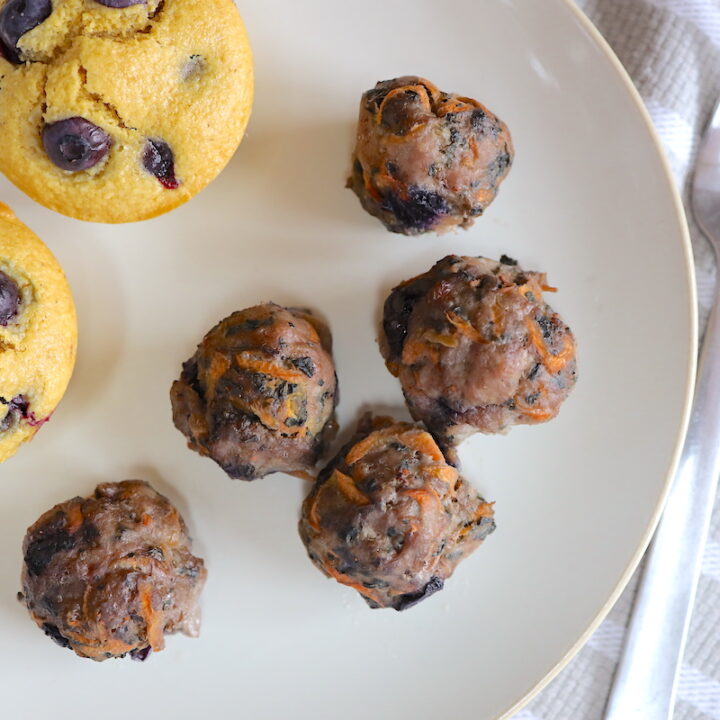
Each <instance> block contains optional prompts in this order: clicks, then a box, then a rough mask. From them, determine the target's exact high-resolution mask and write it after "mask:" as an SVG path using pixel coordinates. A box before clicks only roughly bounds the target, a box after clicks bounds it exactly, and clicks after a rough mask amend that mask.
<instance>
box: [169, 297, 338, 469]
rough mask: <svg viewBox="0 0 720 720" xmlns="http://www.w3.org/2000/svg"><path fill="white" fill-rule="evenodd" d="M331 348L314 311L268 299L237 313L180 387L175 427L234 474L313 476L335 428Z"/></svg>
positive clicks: (204, 346)
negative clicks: (262, 303)
mask: <svg viewBox="0 0 720 720" xmlns="http://www.w3.org/2000/svg"><path fill="white" fill-rule="evenodd" d="M331 343H332V340H331V337H330V332H329V330H328V329H327V327H326V326H325V325H324V323H322V322H321V321H320V320H319V319H318V318H317V317H315V316H314V315H312V313H310V311H308V310H299V309H297V308H283V307H280V306H279V305H275V304H274V303H267V304H265V305H257V306H256V307H252V308H247V309H246V310H241V311H239V312H235V313H233V314H232V315H230V316H229V317H227V318H225V319H224V320H222V321H221V322H220V323H218V324H217V325H216V326H215V327H214V328H213V329H212V330H211V331H210V332H209V333H208V334H207V335H206V336H205V338H204V339H203V341H202V343H200V345H199V346H198V349H197V352H196V353H195V354H194V355H193V356H192V357H191V358H190V359H189V360H188V361H187V362H186V363H185V364H184V365H183V369H182V374H181V376H180V379H179V380H176V381H175V382H174V383H173V386H172V388H171V390H170V398H171V401H172V409H173V421H174V423H175V427H177V428H178V430H180V432H182V433H183V435H185V437H186V438H187V439H188V447H190V448H191V449H192V450H195V451H196V452H199V453H200V454H201V455H206V456H208V457H210V458H212V459H213V460H214V461H215V462H216V463H217V464H218V465H219V466H220V467H221V468H222V469H223V470H224V471H225V472H226V473H227V474H228V475H229V476H230V477H231V478H234V479H241V480H254V479H255V478H261V477H264V476H265V475H268V474H269V473H274V472H286V473H292V474H299V475H301V476H306V475H307V473H311V472H312V470H313V468H314V466H315V464H316V463H317V461H318V459H319V458H320V455H321V454H322V452H323V450H324V449H325V447H326V445H327V443H328V442H329V441H330V440H331V439H332V438H333V436H334V435H335V432H336V429H337V425H336V423H335V406H336V404H337V400H338V393H337V377H336V375H335V366H334V364H333V359H332V355H331Z"/></svg>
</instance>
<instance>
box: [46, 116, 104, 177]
mask: <svg viewBox="0 0 720 720" xmlns="http://www.w3.org/2000/svg"><path fill="white" fill-rule="evenodd" d="M42 141H43V146H44V148H45V152H46V153H47V154H48V157H49V158H50V159H51V160H52V161H53V162H54V163H55V164H56V165H57V166H58V167H59V168H60V169H61V170H67V171H68V172H79V171H80V170H88V169H89V168H91V167H94V166H95V165H97V164H98V163H99V162H100V161H101V160H102V159H103V158H104V157H105V156H106V155H107V154H108V151H109V150H110V146H111V145H112V139H111V137H110V136H109V135H108V134H107V133H106V132H105V131H104V130H103V129H102V128H101V127H98V126H97V125H95V124H94V123H91V122H90V121H89V120H86V119H85V118H81V117H71V118H66V119H65V120H58V121H57V122H54V123H48V124H47V125H45V127H43V131H42Z"/></svg>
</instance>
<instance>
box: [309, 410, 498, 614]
mask: <svg viewBox="0 0 720 720" xmlns="http://www.w3.org/2000/svg"><path fill="white" fill-rule="evenodd" d="M493 515H494V512H493V507H492V504H491V503H486V502H485V501H484V500H483V499H482V498H481V497H480V496H479V495H478V494H477V493H476V492H475V491H474V490H473V488H472V487H471V486H470V485H469V484H468V483H467V482H466V481H465V480H463V479H462V478H461V477H460V476H459V475H458V472H457V470H456V469H455V468H454V467H452V466H451V465H449V464H448V463H447V462H446V460H445V458H444V457H443V454H442V452H441V451H440V449H439V448H438V446H437V444H436V443H435V441H434V440H433V438H432V437H431V436H430V434H429V433H427V432H426V431H425V430H422V429H421V428H419V427H416V426H415V425H412V424H410V423H400V422H395V421H394V420H392V419H391V418H385V417H381V418H375V419H373V418H372V417H370V416H369V415H366V416H365V417H363V419H362V420H361V422H360V424H359V426H358V430H357V433H356V435H355V437H354V438H353V439H352V440H351V441H350V443H349V444H348V445H346V446H345V447H344V448H343V449H342V450H341V451H340V453H339V454H338V455H337V456H336V457H335V459H334V460H333V461H332V462H331V463H330V464H329V465H328V467H327V468H325V469H324V470H323V472H322V473H321V474H320V476H319V478H318V480H317V482H316V484H315V486H314V487H313V489H312V491H311V492H310V494H309V495H308V497H307V498H306V500H305V502H304V503H303V508H302V517H301V519H300V537H301V538H302V541H303V543H304V544H305V547H306V548H307V551H308V555H309V556H310V559H311V560H312V562H313V563H314V564H315V565H316V566H317V567H318V568H319V569H320V570H321V571H322V572H323V573H324V574H325V575H327V576H328V577H331V578H334V579H335V580H337V581H338V582H340V583H342V584H343V585H348V586H349V587H351V588H354V589H355V590H357V591H358V592H359V593H360V594H361V595H362V597H363V598H364V599H365V601H366V602H367V603H368V605H370V607H372V608H394V609H395V610H405V609H406V608H409V607H412V606H413V605H415V604H417V603H418V602H420V601H421V600H423V599H425V598H427V597H429V596H430V595H432V594H433V593H435V592H437V591H438V590H441V589H442V588H443V584H444V581H445V580H446V579H447V578H449V577H450V575H452V573H453V571H454V570H455V567H456V566H457V564H458V563H459V562H460V561H461V560H462V559H463V558H465V557H466V556H467V555H469V554H470V553H471V552H472V551H473V550H475V548H477V546H478V545H479V544H480V543H481V542H482V541H483V540H484V539H485V538H486V537H487V535H489V534H490V533H491V532H492V531H493V530H494V529H495V522H494V520H493Z"/></svg>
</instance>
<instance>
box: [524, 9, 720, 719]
mask: <svg viewBox="0 0 720 720" xmlns="http://www.w3.org/2000/svg"><path fill="white" fill-rule="evenodd" d="M532 1H535V0H532ZM578 4H579V5H580V7H581V9H582V10H584V11H585V13H587V15H588V16H589V17H590V19H591V20H592V21H593V22H594V23H595V25H596V26H597V27H598V28H599V30H600V32H601V33H602V34H603V35H604V36H605V38H606V39H607V40H608V42H609V43H610V45H611V46H612V48H613V50H614V51H615V53H616V54H617V56H618V57H619V58H620V61H621V62H622V63H623V65H624V66H625V68H626V69H627V71H628V73H629V74H630V76H631V77H632V79H633V82H634V83H635V86H636V87H637V89H638V90H639V91H640V94H641V95H642V97H643V100H644V101H645V104H646V105H647V107H648V110H649V111H650V115H651V116H652V118H653V121H654V123H655V127H656V128H657V131H658V133H659V135H660V139H661V140H662V143H663V145H664V147H665V151H666V153H667V155H668V159H669V160H670V165H671V168H672V170H673V173H674V175H675V179H676V181H677V183H678V186H679V187H680V188H681V190H682V191H683V196H684V198H685V200H686V201H687V197H688V180H689V171H690V170H691V169H692V165H693V161H694V158H695V153H696V151H697V146H698V142H699V139H700V136H701V134H702V131H703V129H704V127H705V126H706V124H707V122H708V120H709V118H710V115H711V114H712V111H713V108H714V106H715V103H716V101H717V100H718V98H720V0H578ZM686 206H687V202H686ZM688 215H689V220H690V231H691V234H692V239H693V250H694V252H695V265H696V269H697V279H698V295H699V304H700V322H701V329H702V328H703V327H704V324H705V321H706V318H707V312H708V308H709V306H710V302H711V298H712V292H713V288H714V282H715V265H714V262H713V258H712V254H711V251H710V248H709V246H708V244H707V241H706V240H705V238H704V237H703V236H702V235H701V233H700V232H699V230H698V229H697V226H696V225H695V223H694V221H693V219H692V217H691V214H690V213H688ZM651 262H652V261H651V260H649V263H651ZM636 585H637V577H635V578H633V580H632V582H631V583H630V584H629V586H628V588H627V589H626V590H625V592H624V593H623V595H622V596H621V598H620V600H619V601H618V603H617V605H616V606H615V607H614V608H613V610H612V611H611V612H610V615H609V616H608V618H607V619H606V620H605V622H603V624H602V625H601V626H600V628H599V629H598V630H597V631H596V632H595V634H594V635H593V636H592V638H591V639H590V641H589V642H588V644H587V646H586V647H585V648H584V649H583V650H582V651H581V652H580V654H579V655H578V656H577V657H576V658H575V659H574V660H573V661H572V663H570V665H569V666H568V667H567V668H565V670H564V671H563V672H562V673H561V674H560V675H559V676H558V677H557V678H556V679H555V680H554V681H553V682H552V683H551V684H550V685H549V686H548V687H547V688H546V689H545V690H544V691H543V692H542V693H541V694H540V695H539V696H538V697H536V698H535V699H534V700H533V701H532V702H531V703H530V705H529V706H528V707H527V708H526V709H524V710H522V711H521V712H520V713H518V714H516V715H515V718H514V720H601V718H602V716H603V712H604V708H605V703H606V700H607V695H608V690H609V688H610V683H611V682H612V678H613V675H614V672H615V668H616V665H617V661H618V658H619V656H620V652H621V649H622V644H623V638H624V635H625V627H626V625H627V620H628V617H629V614H630V610H631V606H632V600H633V596H634V591H635V587H636ZM675 720H720V502H718V504H717V505H716V507H715V513H714V518H713V524H712V528H711V536H710V543H709V545H708V547H707V550H706V553H705V560H704V563H703V574H702V577H701V579H700V587H699V589H698V597H697V603H696V606H695V610H694V613H693V618H692V624H691V629H690V637H689V641H688V648H687V652H686V656H685V659H684V663H683V667H682V671H681V675H680V685H679V691H678V701H677V705H676V708H675Z"/></svg>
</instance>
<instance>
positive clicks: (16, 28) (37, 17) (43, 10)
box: [0, 0, 53, 65]
mask: <svg viewBox="0 0 720 720" xmlns="http://www.w3.org/2000/svg"><path fill="white" fill-rule="evenodd" d="M52 9H53V8H52V3H51V2H50V0H8V2H6V3H5V5H3V7H2V10H0V50H2V54H3V55H4V56H5V57H6V58H7V59H8V60H9V61H10V62H11V63H15V64H16V65H20V64H21V63H22V60H21V59H20V51H19V50H18V46H17V43H18V40H19V39H20V38H21V37H22V36H23V35H24V34H25V33H26V32H29V31H30V30H32V29H33V28H35V27H37V26H38V25H40V23H42V22H44V21H45V20H47V18H48V17H50V13H52Z"/></svg>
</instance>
